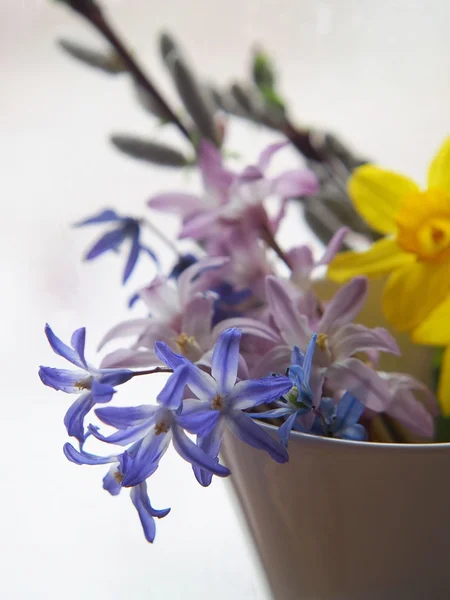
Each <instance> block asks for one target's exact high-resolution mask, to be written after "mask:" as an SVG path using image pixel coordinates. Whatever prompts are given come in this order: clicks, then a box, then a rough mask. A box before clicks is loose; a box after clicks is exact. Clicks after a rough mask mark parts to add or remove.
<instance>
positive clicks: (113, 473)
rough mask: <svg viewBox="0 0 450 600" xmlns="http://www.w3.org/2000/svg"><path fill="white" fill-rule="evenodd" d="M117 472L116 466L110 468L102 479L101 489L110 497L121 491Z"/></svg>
mask: <svg viewBox="0 0 450 600" xmlns="http://www.w3.org/2000/svg"><path fill="white" fill-rule="evenodd" d="M118 472H119V471H118V469H117V466H114V467H111V468H110V470H109V471H108V472H107V473H106V475H105V476H104V477H103V489H104V490H106V491H107V492H109V493H110V494H111V496H117V495H118V494H120V490H121V489H122V486H121V485H120V483H119V481H118V479H117V474H118Z"/></svg>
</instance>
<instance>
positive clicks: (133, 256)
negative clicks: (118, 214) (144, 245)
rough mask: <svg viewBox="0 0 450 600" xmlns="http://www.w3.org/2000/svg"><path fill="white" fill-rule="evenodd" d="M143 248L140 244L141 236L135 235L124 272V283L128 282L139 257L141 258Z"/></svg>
mask: <svg viewBox="0 0 450 600" xmlns="http://www.w3.org/2000/svg"><path fill="white" fill-rule="evenodd" d="M140 249H141V245H140V244H139V236H138V235H137V236H135V237H133V239H132V241H131V248H130V253H129V255H128V259H127V262H126V263H125V269H124V272H123V278H122V283H126V282H127V281H128V279H129V277H130V275H131V273H132V272H133V269H134V267H135V266H136V263H137V259H138V258H139V251H140Z"/></svg>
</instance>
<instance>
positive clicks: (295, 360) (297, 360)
mask: <svg viewBox="0 0 450 600" xmlns="http://www.w3.org/2000/svg"><path fill="white" fill-rule="evenodd" d="M304 359H305V355H304V354H303V352H300V348H299V347H298V346H294V349H293V350H292V356H291V363H292V364H293V365H297V366H298V367H301V368H303V361H304Z"/></svg>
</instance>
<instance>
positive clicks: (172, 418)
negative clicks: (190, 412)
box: [90, 364, 230, 487]
mask: <svg viewBox="0 0 450 600" xmlns="http://www.w3.org/2000/svg"><path fill="white" fill-rule="evenodd" d="M188 377H189V369H188V368H187V366H186V365H184V364H181V365H180V366H178V367H176V368H175V369H174V372H173V374H172V375H171V376H170V377H169V379H168V381H167V383H166V385H165V387H164V388H163V390H162V391H161V392H160V393H159V395H158V397H157V402H158V406H141V407H134V408H119V407H106V408H99V409H97V410H96V411H95V412H96V415H97V416H98V418H99V419H100V420H101V421H103V422H104V423H106V424H107V425H110V426H113V427H115V428H116V429H117V431H116V432H115V433H113V434H112V435H110V436H107V437H105V436H103V435H102V434H101V433H100V432H99V431H98V430H97V429H96V428H93V427H92V426H91V427H90V432H91V433H92V435H93V436H94V437H96V438H97V439H99V440H101V441H103V442H107V443H111V444H119V445H122V446H125V445H128V444H131V443H133V442H136V440H138V442H139V443H138V445H136V444H135V445H134V446H133V447H132V451H130V450H127V451H125V452H124V453H123V455H122V456H121V457H120V458H119V462H120V471H121V474H122V482H121V484H122V486H124V487H131V486H135V485H138V484H139V483H141V482H142V481H144V480H145V479H146V478H147V477H149V475H150V474H151V472H154V470H155V469H156V467H157V465H158V464H159V461H160V460H161V458H162V456H163V455H164V454H165V452H166V450H167V448H168V446H169V444H170V442H172V443H173V446H174V448H175V450H176V451H177V452H178V454H179V455H180V456H181V457H182V458H184V460H186V461H188V462H189V463H191V464H192V466H193V467H194V468H201V469H203V470H205V471H206V472H208V473H209V474H210V475H211V476H212V475H218V476H219V477H226V476H227V475H229V474H230V471H229V469H227V468H226V467H224V466H222V465H220V464H219V462H218V461H217V460H216V458H215V457H213V458H211V456H209V455H208V454H207V453H205V452H204V451H203V450H202V449H201V448H200V447H199V446H197V445H196V444H195V443H194V442H193V441H192V440H190V439H189V437H188V436H187V435H186V433H185V431H184V428H186V429H189V425H190V424H191V422H190V419H189V417H185V418H183V419H181V413H182V409H183V394H184V391H185V388H186V384H187V381H188ZM211 417H214V415H213V414H211ZM191 420H192V421H194V423H196V417H195V416H194V417H193V419H191ZM205 421H206V422H207V421H208V420H207V419H205ZM210 421H211V422H212V421H213V419H212V418H210ZM150 471H151V472H150Z"/></svg>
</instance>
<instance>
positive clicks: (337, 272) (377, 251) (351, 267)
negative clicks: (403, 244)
mask: <svg viewBox="0 0 450 600" xmlns="http://www.w3.org/2000/svg"><path fill="white" fill-rule="evenodd" d="M414 260H415V257H414V256H413V255H412V254H409V253H407V252H404V251H403V250H401V249H400V248H399V247H398V246H397V244H396V242H395V240H394V239H392V238H383V239H382V240H379V241H378V242H375V243H374V244H372V246H371V247H370V248H369V250H366V251H365V252H353V251H350V252H341V253H340V254H338V255H337V256H335V258H334V259H333V261H332V262H331V264H330V265H329V267H328V277H329V278H330V279H332V280H333V281H337V282H338V283H342V282H344V281H347V280H348V279H350V278H351V277H355V275H366V276H367V277H378V276H380V275H386V274H387V273H390V272H391V271H394V270H395V269H398V268H400V267H403V266H405V265H412V264H413V263H414Z"/></svg>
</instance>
